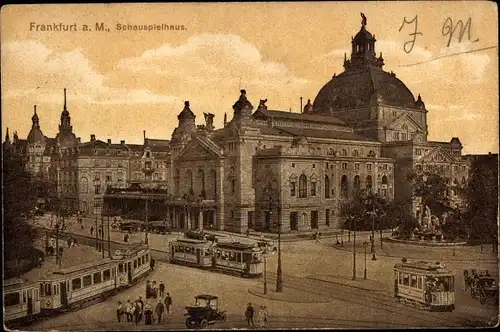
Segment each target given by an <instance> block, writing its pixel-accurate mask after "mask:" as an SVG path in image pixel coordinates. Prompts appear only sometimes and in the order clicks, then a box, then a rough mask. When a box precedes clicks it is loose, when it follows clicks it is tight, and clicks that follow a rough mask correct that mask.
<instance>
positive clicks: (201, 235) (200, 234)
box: [185, 229, 217, 242]
mask: <svg viewBox="0 0 500 332" xmlns="http://www.w3.org/2000/svg"><path fill="white" fill-rule="evenodd" d="M185 236H186V237H187V238H188V239H194V240H207V241H211V242H217V237H216V236H215V235H214V234H210V233H207V232H204V231H194V230H192V229H189V230H187V231H186V233H185Z"/></svg>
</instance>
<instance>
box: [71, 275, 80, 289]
mask: <svg viewBox="0 0 500 332" xmlns="http://www.w3.org/2000/svg"><path fill="white" fill-rule="evenodd" d="M80 288H82V279H80V278H76V279H73V280H72V281H71V289H72V290H77V289H80Z"/></svg>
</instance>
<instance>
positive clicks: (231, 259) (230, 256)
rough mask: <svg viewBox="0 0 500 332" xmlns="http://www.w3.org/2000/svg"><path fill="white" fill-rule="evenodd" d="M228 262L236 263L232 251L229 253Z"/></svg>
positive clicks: (234, 254)
mask: <svg viewBox="0 0 500 332" xmlns="http://www.w3.org/2000/svg"><path fill="white" fill-rule="evenodd" d="M229 260H230V261H233V262H236V253H235V252H232V251H230V252H229Z"/></svg>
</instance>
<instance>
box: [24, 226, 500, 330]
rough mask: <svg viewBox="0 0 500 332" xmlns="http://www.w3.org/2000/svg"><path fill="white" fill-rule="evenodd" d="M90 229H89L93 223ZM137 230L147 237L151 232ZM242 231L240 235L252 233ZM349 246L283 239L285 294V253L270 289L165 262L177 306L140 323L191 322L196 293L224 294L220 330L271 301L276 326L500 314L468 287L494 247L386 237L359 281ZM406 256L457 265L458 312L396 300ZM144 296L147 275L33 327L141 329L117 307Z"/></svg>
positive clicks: (159, 244)
mask: <svg viewBox="0 0 500 332" xmlns="http://www.w3.org/2000/svg"><path fill="white" fill-rule="evenodd" d="M39 222H40V221H39ZM72 228H75V229H76V228H77V227H76V225H69V226H68V230H67V231H69V230H71V229H72ZM85 228H86V226H85ZM80 232H81V230H80ZM83 232H88V229H84V230H83ZM133 236H136V237H138V239H140V237H141V236H144V235H143V234H135V235H133ZM177 236H179V235H178V234H172V235H169V236H165V235H156V234H155V235H151V237H150V239H151V246H152V248H153V249H160V250H161V249H165V248H167V247H166V246H167V243H168V241H169V239H172V238H175V237H177ZM234 236H235V237H236V238H238V239H240V238H241V239H243V238H245V237H240V236H236V235H234ZM111 237H112V239H113V240H116V241H119V240H120V239H121V238H122V237H123V233H120V232H112V233H111ZM358 239H359V237H358ZM122 240H123V239H122ZM351 240H352V239H351ZM365 240H366V239H364V238H363V237H361V239H360V240H359V241H360V242H359V243H357V247H359V248H362V242H363V241H365ZM343 244H344V245H343V247H339V246H338V245H337V244H336V238H327V239H322V240H321V241H320V242H319V243H318V242H316V241H313V240H304V241H297V242H287V243H283V244H282V266H283V279H284V292H283V293H276V292H275V286H276V269H277V255H269V258H268V260H267V282H268V285H267V288H268V293H267V294H266V295H264V294H263V282H264V279H263V278H258V279H245V278H238V277H234V276H229V275H225V274H219V273H214V272H208V271H202V270H199V269H195V268H189V267H185V266H178V265H172V264H168V263H165V262H164V261H161V262H159V263H158V266H157V268H156V269H155V271H153V272H151V274H150V276H149V277H148V278H149V279H151V280H156V281H157V282H159V281H164V282H165V284H166V288H167V292H170V293H171V295H172V297H173V311H172V313H171V314H170V316H169V317H168V318H167V320H166V321H165V322H163V323H162V324H161V325H158V324H157V325H152V326H145V325H144V322H142V323H141V324H142V325H140V326H138V327H137V329H138V330H143V329H147V330H155V329H156V330H162V329H174V328H184V327H185V325H184V321H185V316H184V313H185V309H184V307H185V306H186V305H190V304H192V303H193V301H194V296H195V295H197V294H202V293H208V294H213V295H217V296H219V298H220V302H219V303H220V307H221V309H223V310H227V311H228V317H229V318H228V320H227V322H225V323H222V324H218V325H213V326H211V327H213V328H243V327H245V326H246V323H245V321H244V311H245V308H246V305H247V303H252V304H254V305H256V306H259V305H265V306H267V308H268V311H269V323H268V327H270V328H285V327H303V328H307V327H309V328H311V327H329V328H353V327H356V328H382V327H386V328H391V327H392V328H395V327H400V328H405V327H417V326H421V327H459V326H478V325H481V326H486V325H488V324H491V322H494V321H495V319H496V317H498V308H497V307H495V306H494V305H491V304H485V305H481V304H480V303H479V301H478V300H475V299H472V298H470V296H468V295H467V294H465V293H464V291H463V276H462V270H463V269H465V268H471V267H475V268H478V269H488V270H489V271H491V272H492V273H493V274H495V273H497V271H498V263H497V260H496V254H494V253H492V252H491V246H490V247H485V248H483V252H482V253H481V252H480V248H479V247H457V248H455V249H456V252H455V256H453V255H452V253H451V252H448V251H449V250H450V248H428V247H421V246H411V245H404V244H399V243H385V242H384V244H383V246H384V249H382V250H380V244H379V247H377V260H374V261H373V260H371V259H370V258H371V256H369V255H368V259H367V260H366V268H367V280H363V270H364V259H363V258H364V257H363V256H364V253H363V252H362V251H361V250H360V252H361V253H360V254H357V264H356V265H357V266H356V280H352V270H353V269H352V256H353V254H352V247H353V246H352V242H348V241H347V240H346V241H344V243H343ZM488 249H490V250H488ZM156 254H157V255H158V252H157V253H156ZM402 257H407V258H410V259H426V260H443V261H444V262H445V263H446V264H447V266H448V267H449V268H451V269H452V270H454V271H455V274H456V283H455V284H456V309H455V311H454V312H452V313H447V312H445V313H434V312H426V311H422V310H418V309H414V308H411V307H407V306H404V305H402V304H399V303H396V301H395V300H394V298H393V293H392V291H393V289H392V288H393V283H392V282H393V281H392V277H393V271H392V268H393V266H394V264H396V263H398V262H400V261H401V258H402ZM473 260H475V261H474V262H473ZM138 296H142V297H143V298H145V281H144V282H142V283H140V284H139V285H137V286H135V287H132V288H130V289H128V290H126V291H124V292H122V293H120V294H118V295H116V296H114V297H111V298H108V299H107V300H106V301H105V302H102V303H99V304H95V305H93V306H91V307H87V308H83V309H81V310H79V311H75V312H70V313H67V314H63V315H60V316H58V317H55V318H51V319H49V320H46V321H41V322H39V323H37V324H34V325H32V326H31V327H30V330H49V329H62V330H79V329H82V328H85V329H92V330H110V329H113V330H116V329H118V330H120V329H122V330H126V329H136V327H135V326H133V323H127V322H123V321H122V322H121V323H118V322H117V321H116V314H115V313H116V312H115V306H116V302H117V301H118V300H121V301H122V302H123V301H126V300H127V299H131V300H134V299H136V298H137V297H138Z"/></svg>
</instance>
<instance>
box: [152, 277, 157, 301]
mask: <svg viewBox="0 0 500 332" xmlns="http://www.w3.org/2000/svg"><path fill="white" fill-rule="evenodd" d="M151 288H152V289H153V294H152V295H153V297H154V298H155V299H156V298H157V297H158V288H157V287H156V280H153V283H152V287H151Z"/></svg>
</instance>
